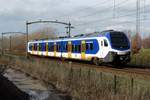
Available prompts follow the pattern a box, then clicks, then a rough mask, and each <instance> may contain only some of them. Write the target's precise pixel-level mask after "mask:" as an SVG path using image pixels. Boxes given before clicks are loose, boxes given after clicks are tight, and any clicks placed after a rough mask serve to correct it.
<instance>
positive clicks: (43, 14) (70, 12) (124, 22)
mask: <svg viewBox="0 0 150 100" xmlns="http://www.w3.org/2000/svg"><path fill="white" fill-rule="evenodd" d="M115 1H116V9H115V14H114V12H113V10H114V9H113V5H114V4H113V2H114V0H0V7H1V9H0V23H1V24H0V32H7V31H23V32H25V22H26V20H29V21H31V20H39V19H44V20H56V19H57V20H58V21H65V22H69V21H70V22H71V23H72V25H73V26H75V29H73V30H72V33H73V34H81V33H87V32H94V31H102V30H104V29H117V30H132V31H135V20H136V17H135V15H136V12H135V9H136V0H115ZM140 4H141V10H140V12H141V16H140V17H141V19H142V21H141V33H142V34H144V35H149V34H150V33H149V31H150V28H149V26H148V25H149V22H150V16H149V15H150V13H148V12H150V11H149V10H150V1H149V0H145V7H144V0H141V3H140ZM144 8H145V9H144ZM144 11H145V12H146V13H144ZM113 15H115V18H113ZM143 19H146V20H145V21H143ZM45 26H50V27H54V28H56V29H57V30H58V32H59V33H61V32H65V29H64V26H63V25H56V24H45V25H33V26H32V27H31V28H30V30H31V31H34V30H36V29H39V28H40V27H45Z"/></svg>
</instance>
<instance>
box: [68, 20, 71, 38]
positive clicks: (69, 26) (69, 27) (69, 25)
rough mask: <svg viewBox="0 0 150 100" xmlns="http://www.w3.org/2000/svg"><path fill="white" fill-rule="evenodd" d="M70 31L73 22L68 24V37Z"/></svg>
mask: <svg viewBox="0 0 150 100" xmlns="http://www.w3.org/2000/svg"><path fill="white" fill-rule="evenodd" d="M70 32H71V23H70V22H69V24H68V37H69V38H70Z"/></svg>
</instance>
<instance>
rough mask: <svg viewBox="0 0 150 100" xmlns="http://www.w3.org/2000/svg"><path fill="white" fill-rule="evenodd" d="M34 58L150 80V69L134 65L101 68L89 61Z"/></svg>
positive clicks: (105, 65) (104, 65)
mask: <svg viewBox="0 0 150 100" xmlns="http://www.w3.org/2000/svg"><path fill="white" fill-rule="evenodd" d="M32 57H33V58H36V59H46V60H53V61H56V62H58V61H60V62H62V63H64V64H66V63H71V64H72V65H76V66H75V67H81V66H82V67H85V68H91V67H92V68H94V69H96V70H97V71H100V72H108V73H112V74H119V75H124V74H125V75H130V76H131V77H136V76H139V77H143V78H147V79H150V68H148V67H147V68H146V67H139V66H134V65H120V66H113V65H111V64H102V65H100V66H97V65H94V64H92V63H90V62H87V61H78V60H67V59H65V60H64V59H63V60H61V59H59V58H49V57H48V58H47V57H46V58H45V57H42V58H41V57H40V58H39V57H37V56H32Z"/></svg>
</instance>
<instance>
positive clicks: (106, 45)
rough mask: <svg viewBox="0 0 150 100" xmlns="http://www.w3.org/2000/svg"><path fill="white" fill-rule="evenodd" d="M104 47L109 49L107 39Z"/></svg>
mask: <svg viewBox="0 0 150 100" xmlns="http://www.w3.org/2000/svg"><path fill="white" fill-rule="evenodd" d="M104 46H105V47H108V42H107V40H105V39H104Z"/></svg>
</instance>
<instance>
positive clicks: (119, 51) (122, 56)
mask: <svg viewBox="0 0 150 100" xmlns="http://www.w3.org/2000/svg"><path fill="white" fill-rule="evenodd" d="M108 38H109V42H110V45H111V50H110V53H111V58H112V62H113V63H116V64H118V63H119V64H120V63H122V64H127V63H128V62H130V53H131V48H130V41H129V39H128V37H127V36H126V35H125V34H124V33H123V32H118V31H112V32H109V34H108Z"/></svg>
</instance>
